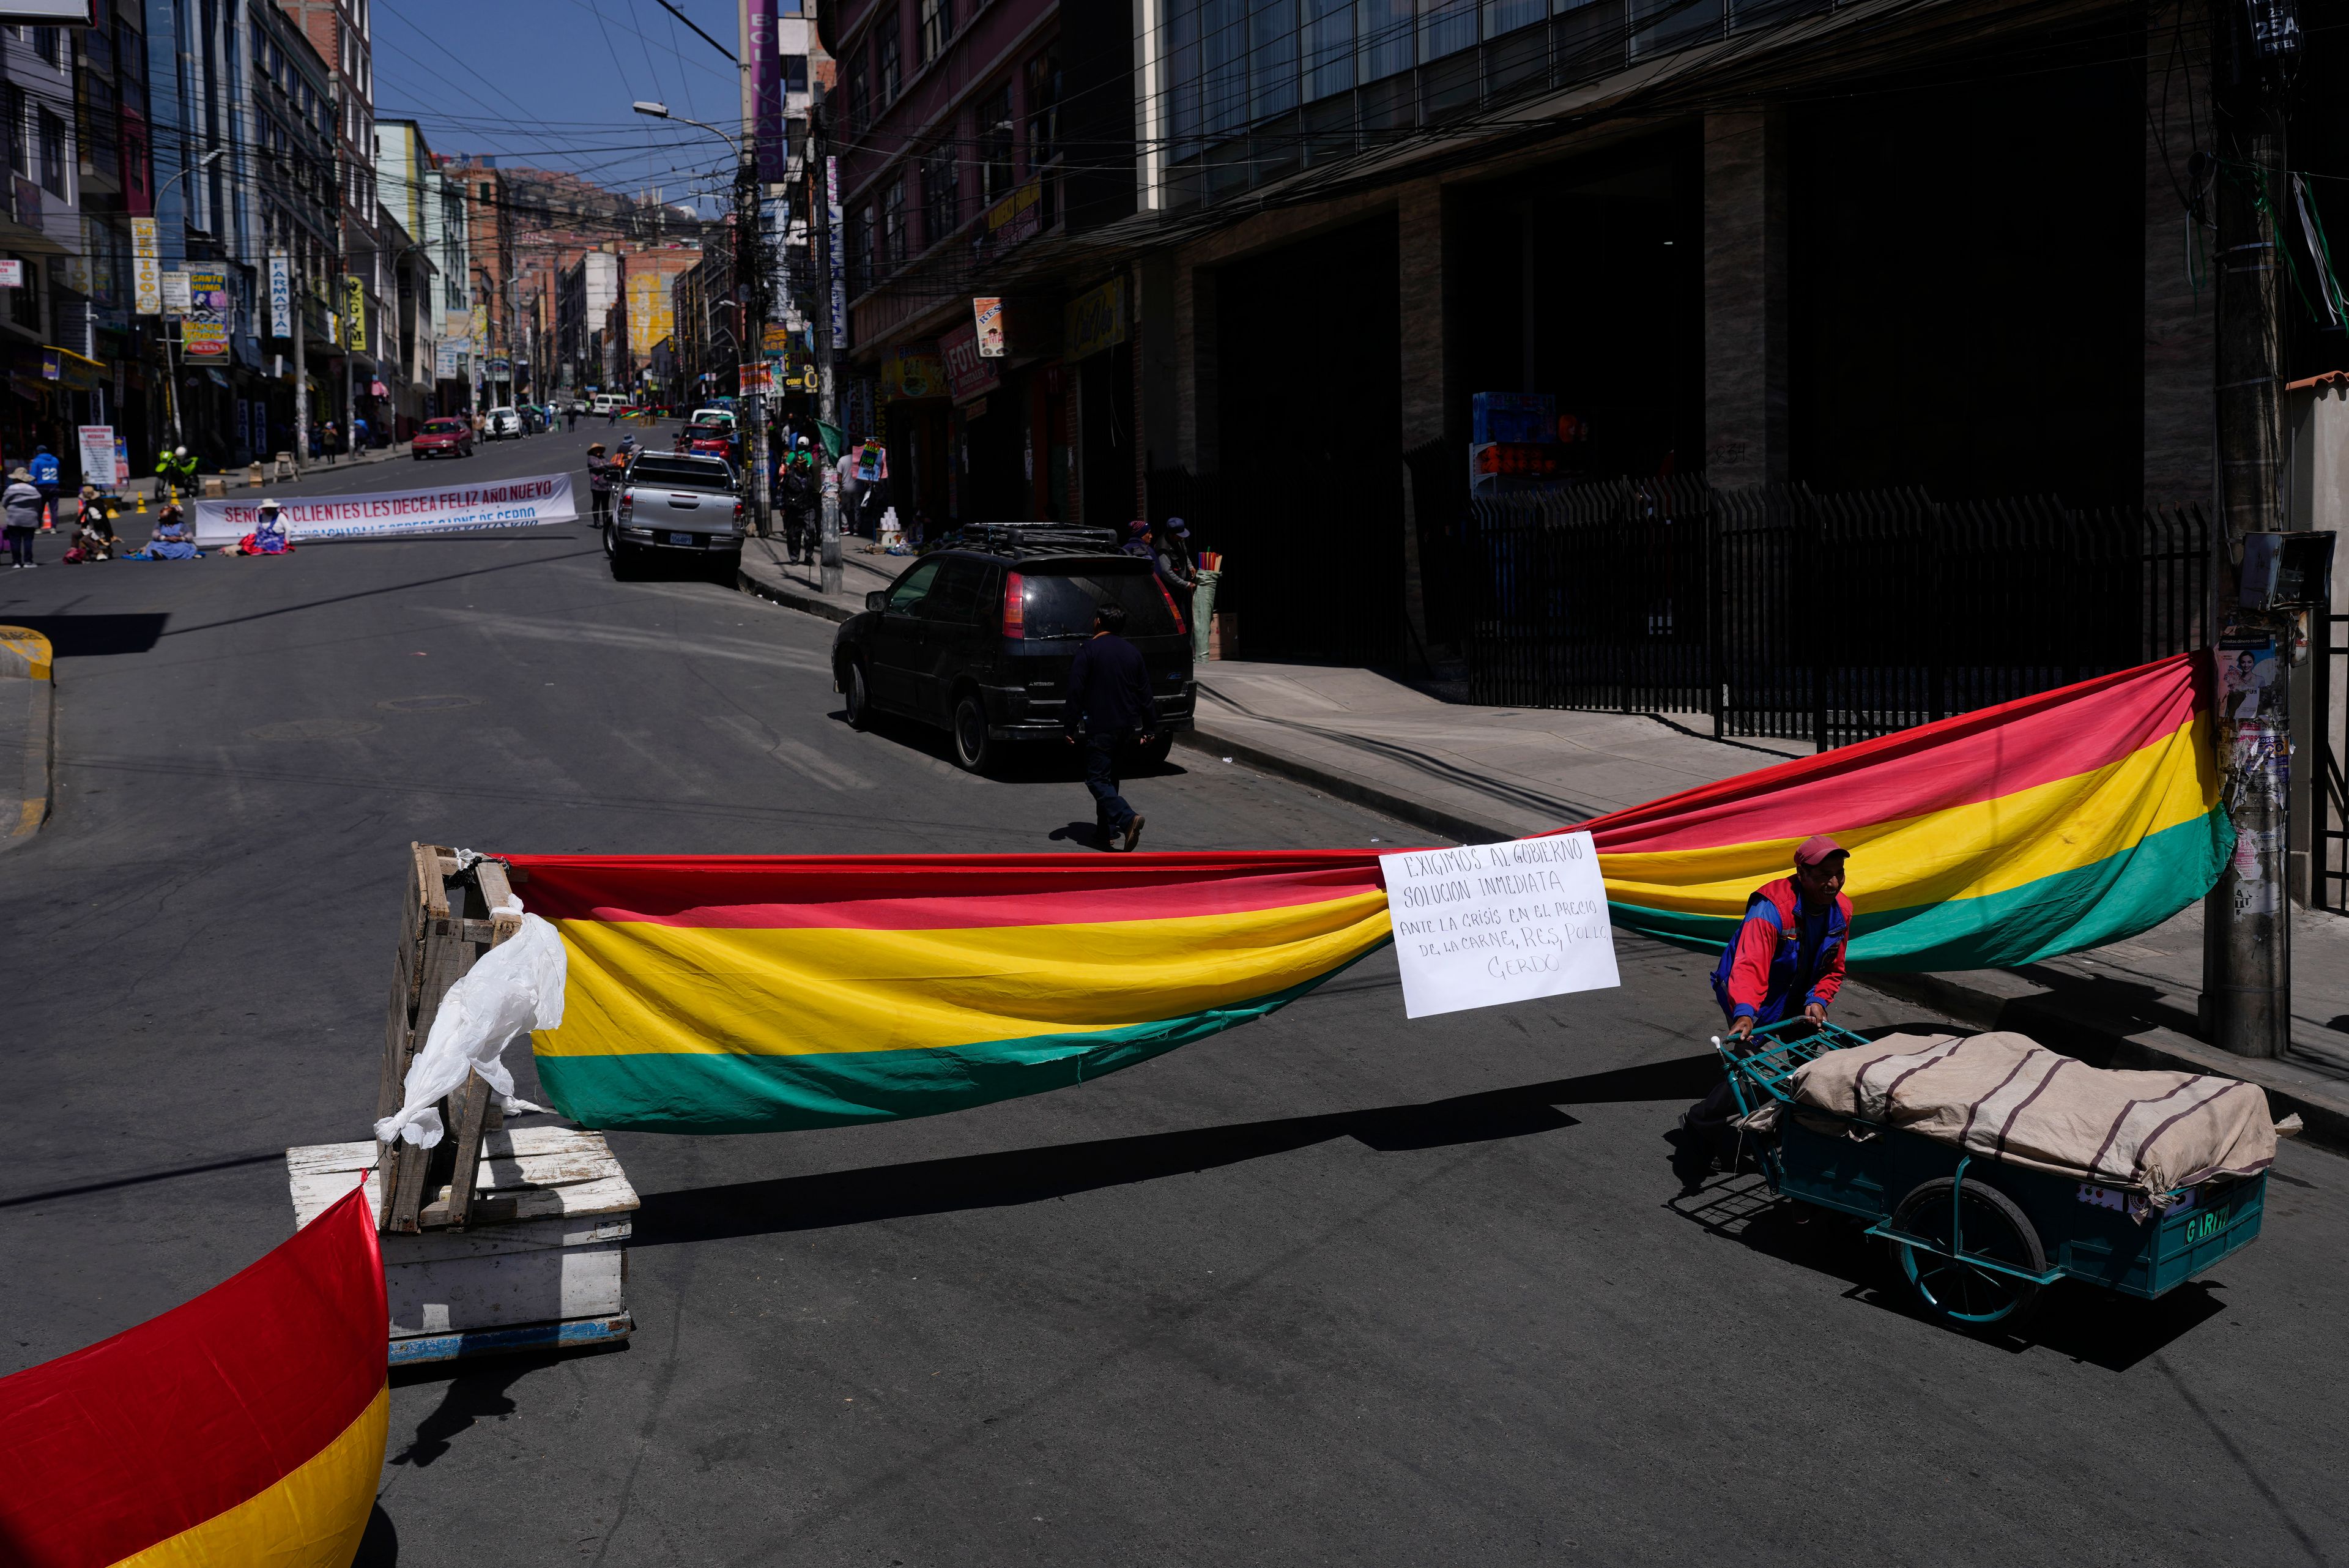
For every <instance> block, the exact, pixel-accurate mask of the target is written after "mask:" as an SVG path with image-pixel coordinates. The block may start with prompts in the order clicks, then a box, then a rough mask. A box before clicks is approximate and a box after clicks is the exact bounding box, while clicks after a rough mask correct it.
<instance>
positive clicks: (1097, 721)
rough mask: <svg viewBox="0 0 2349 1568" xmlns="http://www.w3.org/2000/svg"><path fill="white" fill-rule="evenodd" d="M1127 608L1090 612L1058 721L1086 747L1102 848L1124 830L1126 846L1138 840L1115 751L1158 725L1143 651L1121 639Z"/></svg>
mask: <svg viewBox="0 0 2349 1568" xmlns="http://www.w3.org/2000/svg"><path fill="white" fill-rule="evenodd" d="M1124 631H1125V609H1124V607H1123V606H1121V605H1118V604H1115V603H1105V604H1103V605H1102V607H1100V608H1099V609H1097V610H1095V611H1094V612H1093V635H1092V639H1091V640H1090V641H1088V642H1087V643H1086V644H1085V645H1084V647H1082V648H1081V649H1077V657H1076V659H1075V661H1074V662H1073V663H1071V665H1070V666H1069V698H1068V701H1066V702H1064V703H1063V704H1061V725H1062V727H1063V729H1064V731H1065V732H1066V733H1067V735H1068V738H1069V743H1070V744H1071V745H1076V744H1078V743H1079V741H1080V734H1081V740H1082V743H1083V745H1084V748H1085V788H1086V789H1088V790H1090V791H1092V797H1093V824H1094V830H1095V832H1094V841H1095V842H1096V843H1098V844H1099V845H1101V846H1102V848H1104V849H1106V848H1108V847H1109V846H1110V842H1111V840H1112V838H1113V837H1115V836H1119V835H1123V836H1124V839H1125V844H1124V847H1125V848H1127V849H1132V848H1133V846H1135V845H1136V844H1138V843H1140V842H1141V841H1142V815H1141V814H1140V813H1139V812H1137V811H1135V810H1134V809H1133V807H1132V806H1130V805H1127V804H1126V803H1125V797H1124V796H1123V794H1119V793H1118V782H1117V771H1118V770H1117V763H1118V753H1119V752H1120V751H1121V750H1122V749H1123V747H1124V746H1125V744H1126V743H1127V742H1129V741H1133V740H1137V739H1138V740H1141V741H1144V742H1147V741H1148V740H1149V739H1150V738H1151V736H1152V734H1153V733H1154V732H1156V730H1157V728H1158V710H1157V707H1156V705H1155V704H1154V703H1153V702H1152V701H1151V699H1150V671H1149V670H1148V669H1146V668H1145V667H1144V666H1143V661H1142V650H1141V649H1138V648H1136V647H1134V646H1133V644H1132V643H1130V642H1128V641H1126V640H1125V638H1124V636H1123V633H1124Z"/></svg>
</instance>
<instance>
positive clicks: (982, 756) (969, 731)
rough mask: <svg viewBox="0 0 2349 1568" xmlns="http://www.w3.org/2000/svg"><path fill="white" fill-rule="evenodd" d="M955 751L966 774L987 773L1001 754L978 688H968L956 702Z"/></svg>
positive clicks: (956, 761) (956, 758) (959, 764)
mask: <svg viewBox="0 0 2349 1568" xmlns="http://www.w3.org/2000/svg"><path fill="white" fill-rule="evenodd" d="M954 754H955V763H956V765H957V766H958V767H960V768H961V769H962V770H963V771H964V772H965V773H973V774H983V773H985V772H986V771H987V770H988V767H989V766H990V765H991V764H992V763H994V762H995V761H996V759H997V757H998V755H999V753H998V751H997V748H996V744H995V742H994V740H993V739H992V738H991V737H990V736H989V735H988V732H987V704H986V703H985V702H982V701H979V697H978V692H976V691H966V692H964V693H963V694H962V696H961V697H960V698H959V699H958V700H957V701H956V703H955V711H954Z"/></svg>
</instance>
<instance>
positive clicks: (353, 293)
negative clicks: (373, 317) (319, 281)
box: [343, 277, 367, 354]
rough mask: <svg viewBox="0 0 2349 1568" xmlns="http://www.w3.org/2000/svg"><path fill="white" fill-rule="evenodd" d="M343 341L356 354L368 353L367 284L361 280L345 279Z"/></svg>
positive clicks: (354, 278)
mask: <svg viewBox="0 0 2349 1568" xmlns="http://www.w3.org/2000/svg"><path fill="white" fill-rule="evenodd" d="M343 316H344V318H345V320H344V335H343V341H344V342H345V343H346V344H347V345H349V347H350V349H351V351H352V352H353V353H355V354H364V353H366V352H367V284H366V283H365V282H364V281H362V280H361V279H358V278H356V277H347V278H345V279H343Z"/></svg>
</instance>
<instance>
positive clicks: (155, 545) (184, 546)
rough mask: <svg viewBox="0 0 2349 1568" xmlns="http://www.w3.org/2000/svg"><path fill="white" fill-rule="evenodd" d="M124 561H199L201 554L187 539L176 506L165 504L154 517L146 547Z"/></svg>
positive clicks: (185, 529)
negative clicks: (153, 532) (152, 532)
mask: <svg viewBox="0 0 2349 1568" xmlns="http://www.w3.org/2000/svg"><path fill="white" fill-rule="evenodd" d="M122 558H123V559H124V560H126V561H200V560H202V559H203V552H202V550H199V549H197V548H196V546H195V542H194V541H193V540H191V539H190V538H189V537H188V530H187V525H186V524H184V523H183V522H181V514H180V509H179V507H178V506H176V505H173V504H169V503H166V504H165V505H164V507H163V510H162V511H161V512H160V513H158V514H156V517H155V536H154V537H153V538H151V539H150V540H148V541H147V547H146V548H145V549H143V550H140V551H138V552H137V553H135V554H133V555H129V556H123V557H122Z"/></svg>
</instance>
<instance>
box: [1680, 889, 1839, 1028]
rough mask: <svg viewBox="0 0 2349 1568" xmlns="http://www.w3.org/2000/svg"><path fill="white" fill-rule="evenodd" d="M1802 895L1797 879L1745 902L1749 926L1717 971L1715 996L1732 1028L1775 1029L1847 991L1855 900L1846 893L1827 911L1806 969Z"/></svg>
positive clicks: (1759, 891) (1724, 954) (1759, 892)
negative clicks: (1748, 1023)
mask: <svg viewBox="0 0 2349 1568" xmlns="http://www.w3.org/2000/svg"><path fill="white" fill-rule="evenodd" d="M1801 910H1802V895H1801V894H1800V893H1799V892H1797V891H1796V890H1795V879H1794V878H1793V877H1779V878H1778V880H1776V881H1775V882H1772V883H1769V884H1768V885H1766V886H1764V887H1762V888H1756V889H1755V890H1754V896H1753V897H1752V898H1748V899H1746V900H1745V921H1744V924H1743V925H1741V926H1739V927H1738V928H1737V936H1736V938H1735V939H1734V940H1732V941H1731V942H1730V944H1729V945H1728V946H1727V947H1726V948H1723V950H1722V953H1721V961H1720V962H1719V963H1717V964H1715V965H1713V995H1714V996H1715V997H1717V998H1719V999H1720V1002H1721V1011H1722V1013H1723V1016H1724V1017H1726V1018H1727V1019H1728V1021H1729V1022H1730V1023H1735V1022H1737V1020H1739V1019H1741V1018H1751V1019H1753V1020H1754V1022H1755V1023H1778V1022H1779V1021H1780V1020H1782V1019H1786V1018H1791V1017H1793V1016H1794V1015H1795V1014H1796V1013H1798V1012H1802V1010H1803V1009H1804V1008H1806V1007H1808V1006H1810V1005H1811V1004H1812V1003H1813V1002H1817V1003H1818V1004H1819V1005H1820V1006H1822V1007H1824V1006H1826V1004H1828V1003H1829V1002H1833V1001H1835V997H1836V992H1838V991H1840V990H1842V989H1843V950H1844V942H1845V939H1846V938H1847V936H1849V935H1850V932H1851V900H1850V899H1849V898H1845V897H1844V896H1843V895H1842V894H1841V893H1837V895H1836V897H1835V902H1834V903H1833V904H1832V905H1830V906H1829V907H1828V909H1827V919H1826V929H1825V931H1823V932H1822V933H1821V934H1820V937H1819V946H1818V950H1817V951H1816V952H1815V953H1813V954H1812V955H1811V961H1810V966H1809V970H1808V972H1797V971H1801V970H1802V968H1803V964H1802V956H1803V920H1802V913H1801Z"/></svg>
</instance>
